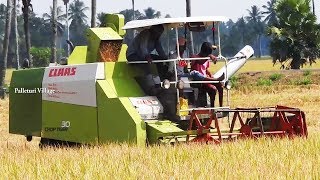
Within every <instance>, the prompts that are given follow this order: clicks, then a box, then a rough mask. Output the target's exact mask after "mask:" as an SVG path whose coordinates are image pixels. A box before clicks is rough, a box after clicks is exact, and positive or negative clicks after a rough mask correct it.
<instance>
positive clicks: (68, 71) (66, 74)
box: [63, 68, 70, 76]
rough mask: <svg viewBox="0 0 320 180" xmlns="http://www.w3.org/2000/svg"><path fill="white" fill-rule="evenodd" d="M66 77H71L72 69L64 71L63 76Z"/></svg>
mask: <svg viewBox="0 0 320 180" xmlns="http://www.w3.org/2000/svg"><path fill="white" fill-rule="evenodd" d="M63 75H64V76H69V75H70V68H66V69H65V70H64V74H63Z"/></svg>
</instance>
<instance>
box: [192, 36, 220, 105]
mask: <svg viewBox="0 0 320 180" xmlns="http://www.w3.org/2000/svg"><path fill="white" fill-rule="evenodd" d="M215 49H216V47H215V46H212V44H211V43H209V42H204V43H202V45H201V50H200V53H199V54H196V55H193V56H191V57H192V58H201V57H210V59H211V60H212V61H213V62H214V63H216V62H217V58H216V57H215V56H214V55H212V51H213V50H215ZM209 66H210V61H209V60H206V59H205V60H195V61H192V62H191V70H193V71H198V72H199V73H200V74H201V75H203V76H204V77H205V78H203V79H199V80H217V81H221V80H223V79H224V74H223V75H222V76H221V77H219V78H217V79H213V77H212V75H211V73H210V72H209ZM200 88H201V89H202V90H204V91H205V92H207V93H208V95H209V96H210V104H211V107H214V101H215V96H216V92H217V91H218V93H219V105H220V107H221V106H222V103H223V87H222V85H221V83H213V84H211V83H203V84H201V87H200Z"/></svg>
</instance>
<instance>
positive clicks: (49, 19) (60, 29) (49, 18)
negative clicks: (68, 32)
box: [42, 6, 66, 36]
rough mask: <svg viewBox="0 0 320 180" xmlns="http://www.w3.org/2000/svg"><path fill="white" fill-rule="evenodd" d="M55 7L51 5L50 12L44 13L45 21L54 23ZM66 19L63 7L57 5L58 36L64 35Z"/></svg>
mask: <svg viewBox="0 0 320 180" xmlns="http://www.w3.org/2000/svg"><path fill="white" fill-rule="evenodd" d="M52 15H53V9H52V7H50V14H48V13H44V14H43V15H42V17H43V18H44V21H45V22H46V23H52V22H53V16H52ZM65 20H66V15H65V14H63V10H62V7H61V6H58V7H57V20H56V22H57V33H58V36H62V35H63V32H64V28H65V26H64V25H63V22H64V21H65Z"/></svg>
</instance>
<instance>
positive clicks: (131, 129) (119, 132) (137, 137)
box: [97, 81, 146, 145]
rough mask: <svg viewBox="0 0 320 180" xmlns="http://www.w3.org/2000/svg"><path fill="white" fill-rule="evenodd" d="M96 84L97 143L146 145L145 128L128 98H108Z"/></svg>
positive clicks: (101, 87)
mask: <svg viewBox="0 0 320 180" xmlns="http://www.w3.org/2000/svg"><path fill="white" fill-rule="evenodd" d="M100 84H101V81H98V83H97V101H98V126H99V142H100V143H104V142H128V143H136V144H138V145H145V143H146V126H145V123H144V121H142V120H141V118H140V115H139V114H138V112H137V111H136V110H135V109H134V107H133V106H132V104H131V102H130V100H129V98H127V97H124V98H108V97H107V95H106V94H105V91H106V89H105V86H104V85H100Z"/></svg>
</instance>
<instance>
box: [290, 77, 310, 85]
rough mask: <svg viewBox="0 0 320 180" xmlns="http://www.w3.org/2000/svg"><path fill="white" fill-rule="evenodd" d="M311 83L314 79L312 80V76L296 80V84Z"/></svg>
mask: <svg viewBox="0 0 320 180" xmlns="http://www.w3.org/2000/svg"><path fill="white" fill-rule="evenodd" d="M311 83H312V81H311V79H310V77H304V78H303V79H299V80H297V81H295V82H294V84H295V85H308V84H311Z"/></svg>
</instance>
